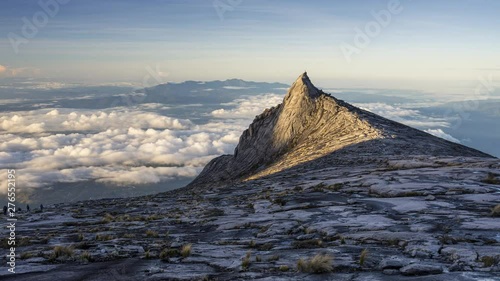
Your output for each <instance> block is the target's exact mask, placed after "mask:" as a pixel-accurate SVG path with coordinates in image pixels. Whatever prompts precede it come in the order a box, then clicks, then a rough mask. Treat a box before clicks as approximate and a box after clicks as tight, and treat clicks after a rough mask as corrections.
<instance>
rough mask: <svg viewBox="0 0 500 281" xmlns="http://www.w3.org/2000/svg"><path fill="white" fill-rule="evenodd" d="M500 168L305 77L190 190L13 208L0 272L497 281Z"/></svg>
mask: <svg viewBox="0 0 500 281" xmlns="http://www.w3.org/2000/svg"><path fill="white" fill-rule="evenodd" d="M499 171H500V160H499V159H497V158H493V157H491V156H489V155H486V154H484V153H481V152H479V151H476V150H473V149H471V148H467V147H464V146H461V145H458V144H454V143H451V142H448V141H445V140H443V139H439V138H436V137H433V136H431V135H428V134H426V133H423V132H421V131H419V130H415V129H412V128H410V127H407V126H404V125H401V124H399V123H396V122H393V121H390V120H387V119H385V118H382V117H380V116H377V115H374V114H371V113H369V112H366V111H363V110H361V109H358V108H356V107H353V106H351V105H349V104H347V103H344V102H342V101H339V100H336V99H335V98H332V97H330V96H328V95H326V94H324V93H323V92H321V91H320V90H318V89H316V88H315V87H314V86H313V85H312V83H311V82H310V80H309V78H308V77H307V75H306V74H303V75H302V76H300V77H299V79H298V80H297V81H296V82H295V84H294V85H293V86H292V88H291V89H290V91H289V93H288V94H287V96H286V97H285V99H284V102H283V103H282V104H281V105H278V106H277V107H275V108H272V109H269V110H266V111H265V112H264V113H263V114H262V115H260V116H258V117H257V118H256V120H255V121H254V122H253V123H252V125H251V126H250V128H249V129H248V130H246V131H245V132H244V133H243V135H242V136H241V139H240V143H239V145H238V147H237V148H236V150H235V155H228V156H222V157H219V158H216V159H214V160H213V161H212V162H211V163H210V164H209V165H207V167H206V168H205V170H204V171H203V173H202V174H201V175H200V176H199V177H198V178H197V179H196V180H195V181H194V182H193V183H191V184H190V186H188V187H186V188H181V189H178V190H173V191H170V192H166V193H161V194H156V195H150V196H142V197H136V198H125V199H102V200H94V201H85V202H78V203H72V204H70V203H62V204H57V205H54V206H46V208H45V209H44V211H43V212H41V211H40V210H33V211H32V212H28V213H25V212H20V213H18V214H17V218H18V221H17V222H16V239H17V240H16V243H18V244H16V272H17V273H16V274H15V275H13V274H11V273H9V272H8V271H7V270H3V271H0V279H1V280H7V281H10V280H12V281H17V280H23V281H41V280H68V281H73V280H74V281H76V280H78V281H81V280H92V281H99V280H105V281H115V280H116V281H118V280H120V281H121V280H129V281H136V280H137V281H139V280H141V281H142V280H147V281H153V280H231V281H232V280H261V281H268V280H269V281H271V280H273V281H274V280H349V281H366V280H384V281H423V280H434V281H449V280H456V281H486V280H488V281H489V280H500V279H499V277H498V276H499V274H500V218H499V217H498V216H499V213H498V210H499V209H500V204H499V203H500V172H499ZM216 184H218V186H216ZM495 210H496V211H495ZM0 242H1V243H0V245H2V247H3V248H4V249H5V250H6V251H7V249H8V248H9V247H10V246H9V245H8V239H7V237H3V238H1V239H0ZM318 257H319V258H318ZM1 259H2V262H3V263H4V265H5V264H6V263H7V256H6V255H3V257H2V258H1ZM321 261H322V262H321Z"/></svg>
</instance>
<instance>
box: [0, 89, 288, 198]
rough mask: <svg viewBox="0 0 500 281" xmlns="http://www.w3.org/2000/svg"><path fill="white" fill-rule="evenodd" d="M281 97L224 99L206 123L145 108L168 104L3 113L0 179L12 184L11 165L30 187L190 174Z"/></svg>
mask: <svg viewBox="0 0 500 281" xmlns="http://www.w3.org/2000/svg"><path fill="white" fill-rule="evenodd" d="M281 99H282V98H281V97H280V96H279V95H275V94H265V95H260V96H254V97H249V98H247V99H238V100H235V101H234V102H232V103H230V104H223V105H221V106H224V107H228V106H229V107H231V109H228V110H226V111H225V110H224V109H219V110H215V111H213V112H211V113H207V117H208V118H210V121H209V122H208V123H205V124H203V125H196V124H194V123H193V122H191V121H190V120H188V119H179V118H172V117H168V116H163V115H160V114H158V113H155V112H151V111H145V110H141V108H142V109H149V110H151V108H162V107H163V106H162V105H159V104H146V105H142V106H140V107H134V108H127V107H116V108H110V109H106V110H75V109H64V108H58V109H54V108H49V109H40V110H32V111H16V112H4V113H3V114H2V116H1V117H0V170H1V173H2V174H1V175H0V185H1V186H2V187H5V186H7V184H6V180H7V175H6V172H7V170H6V169H16V173H17V174H18V175H19V176H18V181H19V182H18V185H19V186H22V187H23V188H24V190H25V191H26V190H27V191H28V192H29V190H32V189H34V188H38V187H42V186H50V185H51V184H54V183H56V182H61V183H69V182H80V181H89V180H93V181H97V182H104V183H110V184H113V185H131V184H149V183H158V182H161V181H168V180H170V179H173V178H182V177H184V178H192V177H195V176H196V175H197V174H198V173H199V172H200V171H201V170H202V169H203V167H204V166H205V165H206V164H207V163H208V162H209V161H210V160H211V159H212V158H214V157H216V156H219V155H221V154H232V153H233V151H234V148H235V147H236V145H237V143H238V140H239V136H240V134H241V132H242V131H243V130H244V129H246V127H247V126H248V125H249V123H250V122H251V120H252V119H253V118H254V117H255V116H256V115H258V114H259V113H260V112H262V111H263V110H264V109H265V108H267V107H270V106H273V105H276V104H278V103H279V102H281ZM193 108H195V110H196V107H192V108H190V109H186V110H193ZM1 191H2V193H5V191H6V189H5V188H2V189H1Z"/></svg>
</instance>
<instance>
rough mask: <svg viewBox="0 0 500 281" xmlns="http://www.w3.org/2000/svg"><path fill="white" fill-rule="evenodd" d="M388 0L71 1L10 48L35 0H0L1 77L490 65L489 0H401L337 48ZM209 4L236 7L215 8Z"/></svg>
mask: <svg viewBox="0 0 500 281" xmlns="http://www.w3.org/2000/svg"><path fill="white" fill-rule="evenodd" d="M51 1H56V0H41V2H44V3H45V2H51ZM66 1H67V0H66ZM390 2H391V0H380V1H379V0H373V1H368V0H360V1H331V0H330V1H295V0H293V1H263V0H253V1H250V0H242V1H236V0H233V1H229V0H220V1H219V2H216V1H213V0H197V1H195V0H192V1H160V0H152V1H131V0H126V1H117V0H115V1H102V0H101V1H97V0H87V1H83V0H71V1H69V2H68V3H66V4H60V5H59V11H58V13H56V14H55V15H54V16H53V17H49V20H48V22H47V24H46V25H44V26H42V27H40V28H38V32H36V34H35V36H34V37H33V38H29V39H27V42H26V43H23V44H20V45H19V51H18V53H15V52H14V49H13V47H12V44H11V41H10V40H9V39H8V38H9V34H12V33H14V34H16V35H19V36H22V28H23V24H24V23H23V20H22V18H23V17H26V18H27V19H28V20H30V21H32V20H33V16H34V15H36V14H37V13H40V12H41V11H43V9H42V8H41V6H40V5H39V4H38V1H27V0H4V1H2V2H1V4H0V34H2V37H1V39H0V66H1V67H0V75H2V76H4V77H12V76H24V77H36V78H48V79H52V80H57V81H80V82H88V83H101V82H122V81H129V82H140V81H141V80H143V77H144V76H145V75H146V74H147V70H146V68H148V67H150V68H155V69H156V68H158V69H161V71H162V72H164V75H165V77H166V80H172V81H183V80H190V79H193V80H212V79H227V78H233V77H238V78H243V79H248V80H261V81H280V82H290V80H292V79H293V78H295V77H296V76H297V75H298V74H299V73H300V72H301V71H303V70H308V72H310V73H311V75H312V77H315V78H316V79H317V80H320V81H322V82H323V83H326V84H331V85H339V84H340V86H349V85H351V86H363V85H366V86H377V85H379V86H387V87H391V86H392V87H398V86H401V87H410V88H411V86H412V85H415V86H418V85H422V81H428V82H429V83H441V84H443V85H444V86H445V87H446V85H451V84H452V83H456V82H459V83H464V81H476V80H477V76H478V75H485V74H487V73H498V72H499V70H500V53H499V52H498V50H500V36H499V35H500V29H498V27H499V26H500V19H499V18H500V17H498V13H499V12H500V2H499V1H494V0H453V1H451V0H450V1H427V0H425V1H424V0H422V1H411V0H400V1H399V2H400V6H401V7H402V11H401V12H399V13H397V14H391V20H390V22H389V23H388V24H387V26H385V27H382V28H381V29H380V32H378V33H377V34H376V36H373V37H370V43H369V44H368V45H367V46H364V47H362V48H359V53H356V54H355V55H353V56H352V57H351V58H350V60H347V59H346V56H345V55H344V53H343V52H342V49H341V46H346V45H345V44H349V45H350V46H355V45H354V38H355V36H356V28H359V29H361V30H364V28H365V27H366V25H367V24H368V23H370V22H373V21H374V20H375V19H374V17H373V15H372V11H374V12H378V11H381V10H387V9H388V5H389V3H390ZM214 3H219V6H218V7H219V8H220V9H223V7H222V6H220V5H221V4H220V3H226V5H230V4H228V3H236V5H234V7H230V8H229V9H227V10H226V11H225V12H224V13H223V16H222V17H220V11H221V10H219V13H218V12H217V8H216V7H215V6H216V5H217V4H216V5H214ZM221 7H222V8H221ZM226 7H228V6H226ZM2 69H3V70H2ZM167 74H168V75H167ZM471 83H474V82H471Z"/></svg>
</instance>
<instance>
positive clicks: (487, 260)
mask: <svg viewBox="0 0 500 281" xmlns="http://www.w3.org/2000/svg"><path fill="white" fill-rule="evenodd" d="M481 262H483V264H484V266H485V267H492V266H494V265H495V264H497V262H498V260H497V259H496V258H494V257H490V256H483V257H482V258H481Z"/></svg>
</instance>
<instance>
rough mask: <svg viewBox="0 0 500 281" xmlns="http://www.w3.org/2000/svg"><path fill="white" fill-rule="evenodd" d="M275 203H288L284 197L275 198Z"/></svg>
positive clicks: (282, 204)
mask: <svg viewBox="0 0 500 281" xmlns="http://www.w3.org/2000/svg"><path fill="white" fill-rule="evenodd" d="M273 203H274V204H276V205H280V206H285V205H286V200H285V199H283V198H276V199H274V200H273Z"/></svg>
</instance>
